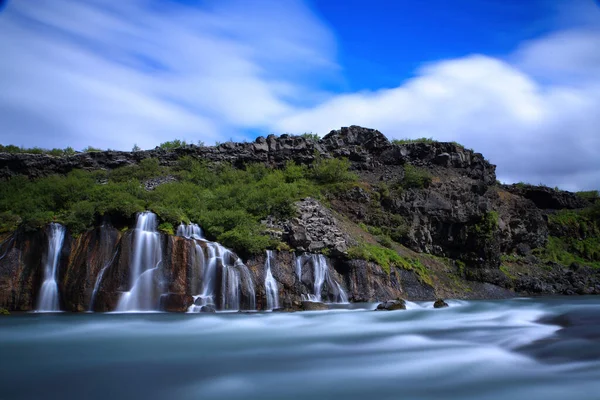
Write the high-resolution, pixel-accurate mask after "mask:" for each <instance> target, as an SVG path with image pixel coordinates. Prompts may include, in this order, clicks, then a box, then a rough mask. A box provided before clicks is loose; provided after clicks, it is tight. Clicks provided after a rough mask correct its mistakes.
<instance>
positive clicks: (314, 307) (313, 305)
mask: <svg viewBox="0 0 600 400" xmlns="http://www.w3.org/2000/svg"><path fill="white" fill-rule="evenodd" d="M302 309H303V310H304V311H323V310H329V306H328V305H327V304H324V303H318V302H316V301H303V302H302Z"/></svg>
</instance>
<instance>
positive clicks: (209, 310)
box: [200, 304, 217, 313]
mask: <svg viewBox="0 0 600 400" xmlns="http://www.w3.org/2000/svg"><path fill="white" fill-rule="evenodd" d="M200 312H203V313H215V312H217V310H216V309H215V306H213V305H212V304H207V305H205V306H202V307H200Z"/></svg>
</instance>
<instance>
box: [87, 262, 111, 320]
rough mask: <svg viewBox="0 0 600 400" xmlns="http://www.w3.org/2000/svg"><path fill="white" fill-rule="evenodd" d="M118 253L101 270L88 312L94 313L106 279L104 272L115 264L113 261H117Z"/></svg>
mask: <svg viewBox="0 0 600 400" xmlns="http://www.w3.org/2000/svg"><path fill="white" fill-rule="evenodd" d="M117 253H118V252H117V251H115V252H114V253H113V256H112V257H111V259H110V261H109V262H108V263H106V264H105V265H104V266H103V267H102V269H101V270H100V273H99V274H98V278H96V283H95V284H94V290H93V291H92V298H91V299H90V306H89V310H88V311H94V304H96V296H97V295H98V289H100V284H101V283H102V278H104V272H105V271H106V270H107V269H108V267H110V265H111V264H112V263H113V261H114V260H115V257H116V256H117Z"/></svg>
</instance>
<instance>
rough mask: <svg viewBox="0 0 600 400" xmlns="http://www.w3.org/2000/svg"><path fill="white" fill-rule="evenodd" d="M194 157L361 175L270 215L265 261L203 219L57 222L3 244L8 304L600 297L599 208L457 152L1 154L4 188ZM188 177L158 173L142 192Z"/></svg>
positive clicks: (197, 306) (303, 142)
mask: <svg viewBox="0 0 600 400" xmlns="http://www.w3.org/2000/svg"><path fill="white" fill-rule="evenodd" d="M183 157H188V158H193V159H198V160H204V161H206V162H208V163H211V164H217V165H218V164H230V165H232V166H233V167H234V168H237V169H244V168H246V167H247V166H248V165H251V164H262V165H265V166H267V167H268V168H269V169H281V168H284V167H285V166H286V165H288V163H289V162H292V161H293V162H294V163H296V164H297V165H307V166H308V165H311V164H313V163H314V162H316V161H318V160H322V159H342V158H343V159H347V160H348V161H349V168H350V171H351V172H353V173H354V174H356V176H357V179H356V182H354V183H353V184H351V185H347V186H345V187H343V188H341V189H338V190H335V191H330V192H327V194H326V195H325V196H323V197H321V198H318V199H317V198H313V197H306V198H302V199H299V200H297V201H295V202H294V203H293V211H292V213H291V214H290V215H287V216H285V217H282V216H280V215H269V216H268V217H267V218H265V219H264V220H262V221H261V227H262V232H261V234H264V235H267V236H269V237H270V238H272V239H273V240H275V241H276V242H277V243H279V245H278V246H271V248H270V249H269V250H268V251H264V252H261V253H260V254H256V253H252V252H245V251H241V252H239V253H236V252H233V251H231V250H230V249H227V248H226V247H224V246H221V245H220V244H219V243H216V241H215V238H214V237H208V238H206V237H205V236H204V235H203V234H202V233H201V230H200V227H198V226H196V225H193V224H191V223H189V222H186V223H184V224H182V225H181V226H179V227H178V229H177V232H175V231H173V232H166V231H164V230H160V229H157V227H158V225H159V224H160V223H161V222H162V221H161V220H160V217H156V215H155V214H153V213H152V212H150V211H152V210H149V212H147V213H137V214H134V215H131V218H130V219H123V218H121V219H118V220H117V219H115V218H111V216H110V215H109V214H110V213H108V212H107V215H98V213H97V212H96V215H95V216H94V218H95V219H94V221H95V222H94V226H93V227H89V228H87V229H85V230H84V231H83V232H71V231H70V229H69V228H64V227H63V228H61V229H58V228H56V226H57V225H59V224H58V223H56V224H52V225H54V228H52V227H51V226H49V225H44V226H40V227H39V228H37V229H32V228H31V227H25V226H18V227H17V228H16V229H15V230H14V231H11V232H5V233H4V234H2V243H1V245H0V308H6V309H8V310H15V311H30V310H35V309H39V308H40V307H41V304H49V303H44V301H46V300H44V299H45V298H46V297H47V296H54V298H55V299H56V300H57V302H58V309H60V310H65V311H114V310H122V311H133V310H150V309H156V310H166V311H194V310H196V311H212V310H217V311H219V310H221V311H226V310H265V309H288V310H295V309H314V308H313V307H314V305H313V304H311V303H314V304H318V302H324V303H344V302H370V301H382V300H389V299H396V298H403V299H413V300H435V299H436V298H503V297H508V296H514V295H542V294H547V295H555V294H566V295H574V294H599V293H600V269H598V266H599V263H600V248H599V246H598V244H599V243H600V241H599V240H598V238H599V237H600V232H599V229H598V227H599V222H598V215H599V214H600V213H598V208H599V205H600V203H599V202H598V200H597V199H596V198H594V197H593V196H592V197H583V196H579V195H577V194H574V193H569V192H565V191H560V190H556V189H551V188H547V187H543V186H532V185H524V184H518V185H503V184H500V183H498V182H497V181H496V175H495V166H494V165H492V164H490V163H489V162H488V161H486V160H485V158H484V157H483V155H481V154H479V153H476V152H474V151H472V150H469V149H465V148H464V147H463V146H461V145H458V144H455V143H442V142H434V141H413V142H407V143H392V142H390V141H389V140H388V139H387V138H386V137H385V136H384V135H383V134H381V133H380V132H378V131H376V130H372V129H366V128H362V127H357V126H351V127H347V128H342V129H340V130H337V131H332V132H330V133H329V134H327V135H325V136H324V137H323V138H322V139H320V140H315V139H314V138H310V137H299V136H290V135H281V136H278V137H277V136H274V135H271V136H269V137H267V138H264V137H259V138H257V139H256V140H255V141H254V142H252V143H232V142H228V143H224V144H221V145H218V146H211V147H199V146H186V147H181V148H176V149H172V150H163V149H159V148H157V149H154V150H148V151H137V152H117V151H104V152H92V153H82V154H76V155H73V156H68V157H53V156H49V155H39V154H7V153H0V181H3V182H8V181H10V180H13V179H17V178H19V179H21V178H23V177H26V178H27V179H38V178H40V177H46V176H51V175H55V174H56V175H64V174H68V173H70V172H71V171H74V170H85V171H111V170H115V169H118V168H122V167H125V166H130V165H137V164H139V163H141V162H143V161H144V160H147V159H154V160H158V164H159V165H160V166H162V167H174V166H176V165H177V163H178V160H181V159H182V158H183ZM177 179H178V178H177V177H176V176H172V175H169V174H167V175H163V176H160V174H159V176H154V177H151V178H144V179H142V180H141V181H140V185H141V190H147V191H152V190H155V189H156V188H158V187H160V186H161V185H165V184H168V182H172V181H174V180H175V181H176V180H177ZM97 184H98V185H102V184H103V182H101V181H99V182H98V183H97ZM192 222H194V221H192ZM51 228H52V229H51ZM202 228H205V229H206V227H205V226H202ZM56 235H60V240H58V239H57V238H56ZM242 250H243V249H242ZM42 308H43V307H42Z"/></svg>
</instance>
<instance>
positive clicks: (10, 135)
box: [0, 0, 337, 149]
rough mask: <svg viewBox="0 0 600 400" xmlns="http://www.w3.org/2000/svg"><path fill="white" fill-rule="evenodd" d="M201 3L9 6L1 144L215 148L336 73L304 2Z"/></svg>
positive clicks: (328, 41) (2, 34)
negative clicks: (168, 143)
mask: <svg viewBox="0 0 600 400" xmlns="http://www.w3.org/2000/svg"><path fill="white" fill-rule="evenodd" d="M167 4H168V6H167ZM209 4H212V7H211V8H207V7H204V8H198V7H192V6H185V5H182V4H178V3H175V2H168V3H166V2H159V1H145V0H128V1H126V2H125V1H123V2H106V1H86V2H81V1H70V0H40V1H36V2H35V4H34V3H32V2H11V3H10V4H9V6H8V7H7V9H6V10H5V12H4V13H3V14H0V52H1V53H2V54H3V58H4V60H5V61H6V60H10V61H9V62H2V63H0V73H1V75H0V76H1V78H0V79H1V82H2V91H1V92H0V131H2V132H3V134H2V136H3V138H2V141H3V142H10V143H17V144H22V145H28V144H29V143H33V144H35V145H41V146H45V147H52V146H67V145H72V146H75V147H79V148H81V147H84V146H85V145H87V144H93V145H95V146H101V147H113V148H122V149H123V148H124V149H127V148H130V147H131V146H132V145H133V143H138V144H139V145H141V146H142V147H151V146H154V145H156V144H158V143H159V142H161V141H164V140H169V139H173V138H184V139H188V140H204V141H207V142H214V141H215V140H216V139H222V138H223V137H227V138H228V137H229V136H230V135H233V136H235V135H236V134H239V132H240V129H246V128H262V129H267V127H268V126H269V124H270V122H271V121H273V120H274V119H276V118H278V117H279V116H281V115H284V114H287V113H289V112H291V110H292V109H293V106H294V105H296V104H304V103H305V102H306V99H310V98H311V96H313V97H314V98H316V97H315V96H318V93H319V90H318V88H315V87H311V85H310V82H309V81H307V79H306V78H307V76H309V75H312V76H313V77H314V75H321V76H326V75H327V74H332V73H335V71H336V69H337V66H336V64H335V60H334V58H333V57H334V55H335V42H334V40H333V37H332V36H331V34H330V33H329V31H328V30H327V29H326V28H325V27H324V26H323V25H322V24H321V22H320V21H319V20H318V19H316V18H315V17H314V16H313V15H312V14H311V12H310V10H309V9H307V8H306V7H305V6H304V5H303V4H302V3H301V2H296V1H286V2H285V5H283V3H282V2H279V1H277V0H273V1H257V2H253V5H252V7H250V8H249V7H247V3H246V2H242V1H237V2H236V1H229V2H214V3H209ZM311 89H312V90H311Z"/></svg>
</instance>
